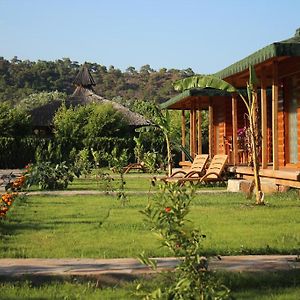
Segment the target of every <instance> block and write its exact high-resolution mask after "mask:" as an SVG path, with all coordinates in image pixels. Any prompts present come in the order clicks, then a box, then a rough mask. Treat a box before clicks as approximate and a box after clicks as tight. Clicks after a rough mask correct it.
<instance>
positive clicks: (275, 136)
mask: <svg viewBox="0 0 300 300" xmlns="http://www.w3.org/2000/svg"><path fill="white" fill-rule="evenodd" d="M278 90H279V86H278V62H277V61H274V62H273V84H272V141H273V145H272V146H273V170H278V168H279V162H278V123H277V122H278Z"/></svg>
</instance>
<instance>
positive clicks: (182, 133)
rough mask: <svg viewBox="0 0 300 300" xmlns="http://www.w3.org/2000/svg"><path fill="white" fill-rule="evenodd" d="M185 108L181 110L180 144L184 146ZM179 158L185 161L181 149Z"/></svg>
mask: <svg viewBox="0 0 300 300" xmlns="http://www.w3.org/2000/svg"><path fill="white" fill-rule="evenodd" d="M185 123H186V120H185V110H182V111H181V145H182V147H183V148H185V145H186V136H185ZM181 160H182V161H185V153H184V152H183V151H182V153H181Z"/></svg>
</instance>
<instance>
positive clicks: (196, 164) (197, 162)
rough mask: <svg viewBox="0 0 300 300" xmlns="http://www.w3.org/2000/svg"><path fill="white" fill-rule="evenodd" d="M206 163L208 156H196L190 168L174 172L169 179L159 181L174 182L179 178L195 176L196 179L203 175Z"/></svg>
mask: <svg viewBox="0 0 300 300" xmlns="http://www.w3.org/2000/svg"><path fill="white" fill-rule="evenodd" d="M207 161H208V154H198V155H196V157H195V159H194V161H193V163H192V165H191V167H190V168H189V169H187V170H183V169H182V170H178V171H176V172H174V173H173V174H172V175H171V176H169V177H164V178H162V179H161V180H163V181H165V182H167V181H176V180H179V179H180V178H185V177H186V176H197V177H198V178H199V177H201V176H203V175H204V174H205V166H206V163H207Z"/></svg>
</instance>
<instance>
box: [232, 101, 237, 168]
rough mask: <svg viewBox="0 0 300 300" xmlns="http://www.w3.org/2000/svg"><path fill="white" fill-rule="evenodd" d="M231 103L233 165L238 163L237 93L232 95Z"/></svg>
mask: <svg viewBox="0 0 300 300" xmlns="http://www.w3.org/2000/svg"><path fill="white" fill-rule="evenodd" d="M231 103H232V148H233V165H234V166H236V165H237V164H238V162H239V161H238V141H237V131H238V126H237V95H233V96H232V99H231Z"/></svg>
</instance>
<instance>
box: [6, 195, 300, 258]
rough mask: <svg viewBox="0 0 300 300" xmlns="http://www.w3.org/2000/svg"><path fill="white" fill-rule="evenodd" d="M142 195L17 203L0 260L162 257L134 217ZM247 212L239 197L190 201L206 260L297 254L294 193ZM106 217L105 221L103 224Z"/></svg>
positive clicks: (299, 214)
mask: <svg viewBox="0 0 300 300" xmlns="http://www.w3.org/2000/svg"><path fill="white" fill-rule="evenodd" d="M147 197H148V196H147V194H140V195H130V196H129V203H127V204H126V205H125V206H122V205H121V203H120V202H119V201H118V200H117V199H116V197H115V196H110V195H92V196H63V197H62V196H29V197H28V198H27V199H25V200H22V199H19V200H18V202H17V203H15V205H14V206H13V208H12V209H11V211H10V213H9V215H8V218H7V220H5V221H1V223H0V237H1V241H2V242H1V244H0V255H1V257H16V258H17V257H25V258H26V257H40V258H59V257H78V258H80V257H88V258H93V257H94V258H113V257H136V256H137V255H138V254H139V253H140V252H141V251H143V250H145V252H146V253H147V254H148V255H150V256H168V255H169V253H168V252H166V250H164V249H162V248H159V247H158V246H159V244H158V241H157V240H156V238H155V237H154V235H153V234H152V233H151V232H150V231H149V229H148V226H147V224H145V223H144V222H143V216H142V215H141V214H140V212H139V211H140V210H142V209H143V208H144V207H145V206H146V204H147V201H148V200H147ZM267 199H268V202H269V203H268V205H266V206H264V207H257V206H253V205H252V204H251V203H250V202H249V201H247V200H245V197H244V195H242V194H230V193H221V194H220V193H215V194H198V195H196V196H195V199H194V200H193V205H192V207H191V213H190V218H191V219H192V220H193V222H194V225H195V226H196V227H198V228H199V229H200V230H201V231H202V232H203V233H204V234H206V236H207V238H206V241H205V242H204V244H203V247H204V253H208V254H223V255H225V254H226V255H236V254H275V253H282V254H292V253H294V254H296V253H297V254H298V253H299V249H300V209H299V208H300V200H299V199H298V196H297V194H296V193H293V192H291V193H285V194H281V195H275V196H272V197H271V196H269V197H268V198H267ZM108 214H109V217H108V218H107V219H105V217H106V216H107V215H108Z"/></svg>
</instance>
